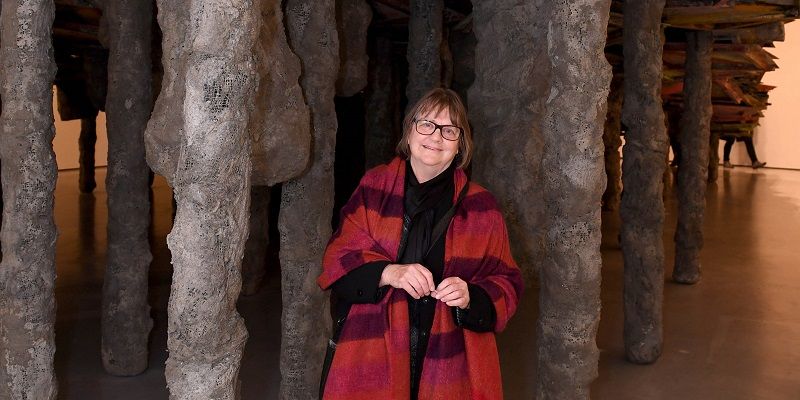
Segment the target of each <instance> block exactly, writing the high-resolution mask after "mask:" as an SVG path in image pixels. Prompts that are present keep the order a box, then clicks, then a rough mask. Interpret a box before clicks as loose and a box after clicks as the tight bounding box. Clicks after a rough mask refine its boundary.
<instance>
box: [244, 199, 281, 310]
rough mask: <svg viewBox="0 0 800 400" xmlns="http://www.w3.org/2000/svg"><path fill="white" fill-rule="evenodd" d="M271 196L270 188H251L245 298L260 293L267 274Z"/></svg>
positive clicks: (246, 248) (245, 263)
mask: <svg viewBox="0 0 800 400" xmlns="http://www.w3.org/2000/svg"><path fill="white" fill-rule="evenodd" d="M269 194H270V187H269V186H263V185H253V186H251V187H250V223H249V225H248V226H249V227H250V228H249V230H248V232H249V234H248V237H247V242H246V243H245V246H244V259H243V260H242V294H243V295H245V296H250V295H254V294H256V293H258V291H259V289H261V285H262V283H263V282H264V275H266V273H267V251H268V245H269V197H270V195H269ZM276 267H277V266H276Z"/></svg>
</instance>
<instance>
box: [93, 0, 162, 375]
mask: <svg viewBox="0 0 800 400" xmlns="http://www.w3.org/2000/svg"><path fill="white" fill-rule="evenodd" d="M103 17H104V18H108V19H109V20H110V21H109V22H108V27H109V28H108V43H109V46H110V48H109V50H110V52H109V60H108V76H109V78H108V96H107V97H106V118H107V125H108V172H107V175H106V191H107V193H108V261H107V265H106V272H105V278H104V281H103V311H102V321H101V322H102V325H101V327H102V328H101V331H102V338H101V349H102V352H101V353H102V358H103V367H104V368H105V369H106V371H107V372H108V373H110V374H112V375H120V376H132V375H137V374H139V373H141V372H142V371H144V370H145V369H146V368H147V342H148V336H149V335H150V329H151V328H152V327H153V320H152V319H151V318H150V306H149V305H148V303H147V272H148V270H149V269H150V262H151V261H152V259H153V256H152V254H151V253H150V243H149V241H148V228H149V225H150V185H149V179H148V178H149V176H148V175H149V173H150V169H149V168H148V167H147V162H146V161H145V154H144V130H145V128H146V127H147V120H148V118H149V117H150V108H151V106H152V101H153V100H152V97H153V96H152V93H151V89H150V88H151V85H152V83H151V79H152V77H151V72H150V71H151V66H150V65H151V61H150V42H151V38H150V31H151V24H152V19H153V9H152V6H151V4H150V2H147V1H141V2H140V1H128V0H109V1H108V2H107V3H106V5H105V9H104V13H103Z"/></svg>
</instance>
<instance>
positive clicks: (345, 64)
mask: <svg viewBox="0 0 800 400" xmlns="http://www.w3.org/2000/svg"><path fill="white" fill-rule="evenodd" d="M336 18H337V22H338V26H337V28H338V32H339V33H338V34H339V64H340V67H339V78H338V79H337V81H336V95H337V96H342V97H350V96H353V95H355V94H357V93H358V92H360V91H361V90H362V89H364V87H365V86H367V64H368V62H369V57H368V56H367V30H368V29H369V24H370V22H371V21H372V8H371V7H370V5H369V4H368V3H367V2H366V1H365V0H339V1H337V2H336ZM384 107H385V106H384Z"/></svg>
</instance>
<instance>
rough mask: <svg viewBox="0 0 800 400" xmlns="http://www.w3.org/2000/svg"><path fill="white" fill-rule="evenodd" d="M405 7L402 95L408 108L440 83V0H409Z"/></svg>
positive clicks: (442, 1)
mask: <svg viewBox="0 0 800 400" xmlns="http://www.w3.org/2000/svg"><path fill="white" fill-rule="evenodd" d="M408 7H409V11H410V16H409V19H408V52H407V54H406V59H407V60H408V85H407V86H406V98H408V107H407V108H411V107H413V106H414V104H415V103H416V102H417V100H419V99H420V98H421V97H422V96H423V95H424V94H425V93H426V92H427V91H429V90H431V89H433V88H436V87H439V86H440V85H441V79H442V59H441V44H442V25H443V22H444V20H443V18H444V15H443V13H444V0H410V1H409V5H408Z"/></svg>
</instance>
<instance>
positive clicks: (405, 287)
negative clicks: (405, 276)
mask: <svg viewBox="0 0 800 400" xmlns="http://www.w3.org/2000/svg"><path fill="white" fill-rule="evenodd" d="M401 288H402V289H403V290H405V291H406V293H408V294H409V296H411V297H413V298H415V299H419V297H420V296H419V294H417V290H416V289H414V286H411V284H410V283H408V282H405V283H403V285H402V286H401Z"/></svg>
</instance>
